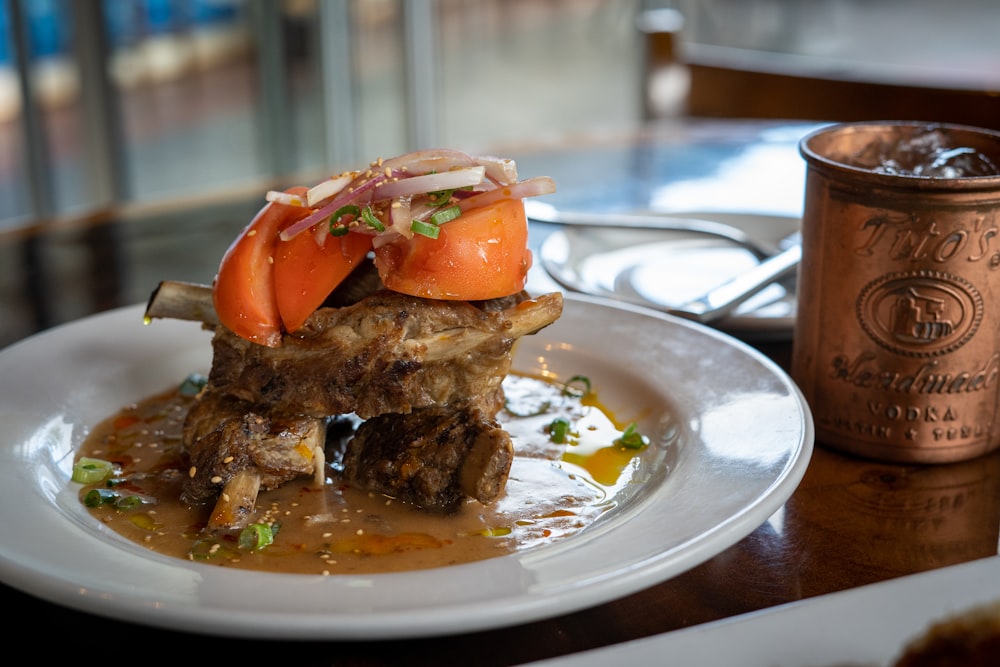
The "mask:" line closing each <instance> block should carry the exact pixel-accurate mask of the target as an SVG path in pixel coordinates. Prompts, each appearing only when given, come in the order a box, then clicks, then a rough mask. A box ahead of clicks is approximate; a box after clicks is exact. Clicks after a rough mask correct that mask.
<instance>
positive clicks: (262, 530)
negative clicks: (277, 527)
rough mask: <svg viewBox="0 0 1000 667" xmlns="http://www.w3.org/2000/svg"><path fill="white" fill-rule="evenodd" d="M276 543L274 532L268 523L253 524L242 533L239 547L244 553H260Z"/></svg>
mask: <svg viewBox="0 0 1000 667" xmlns="http://www.w3.org/2000/svg"><path fill="white" fill-rule="evenodd" d="M272 542H274V531H273V530H271V526H269V525H268V524H266V523H252V524H250V525H249V526H247V527H246V528H244V529H243V530H241V531H240V537H239V545H240V549H243V550H244V551H260V550H261V549H263V548H264V547H266V546H268V545H269V544H271V543H272Z"/></svg>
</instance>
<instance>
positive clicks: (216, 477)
mask: <svg viewBox="0 0 1000 667" xmlns="http://www.w3.org/2000/svg"><path fill="white" fill-rule="evenodd" d="M210 481H211V482H212V484H218V483H219V482H221V481H222V478H221V477H219V476H218V475H216V476H215V477H213V478H212V479H211V480H210Z"/></svg>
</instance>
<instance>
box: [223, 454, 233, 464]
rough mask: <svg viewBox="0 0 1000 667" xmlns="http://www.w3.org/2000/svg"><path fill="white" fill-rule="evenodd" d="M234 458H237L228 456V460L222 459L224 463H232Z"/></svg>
mask: <svg viewBox="0 0 1000 667" xmlns="http://www.w3.org/2000/svg"><path fill="white" fill-rule="evenodd" d="M234 458H235V457H233V456H227V457H226V458H224V459H222V462H223V463H232V462H233V459H234Z"/></svg>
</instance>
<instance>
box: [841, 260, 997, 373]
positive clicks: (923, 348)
mask: <svg viewBox="0 0 1000 667" xmlns="http://www.w3.org/2000/svg"><path fill="white" fill-rule="evenodd" d="M857 315H858V320H859V321H860V323H861V326H862V327H863V328H864V330H865V332H866V333H867V334H868V335H869V336H870V337H871V339H872V340H874V341H875V342H876V343H878V344H879V345H881V346H882V347H884V348H885V349H887V350H890V351H892V352H895V353H897V354H902V355H906V356H910V357H933V356H939V355H943V354H948V353H949V352H952V351H954V350H957V349H958V348H960V347H962V345H964V344H965V343H966V342H968V340H969V339H970V338H972V336H973V334H975V333H976V329H978V328H979V324H980V322H982V319H983V297H982V295H980V293H979V290H977V289H976V288H975V286H973V285H972V283H970V282H968V281H967V280H965V279H963V278H960V277H958V276H955V275H952V274H950V273H945V272H942V271H914V272H907V273H890V274H888V275H885V276H882V277H880V278H877V279H875V280H873V281H872V282H870V283H868V284H867V285H866V286H865V287H864V289H862V290H861V294H860V295H859V296H858V302H857Z"/></svg>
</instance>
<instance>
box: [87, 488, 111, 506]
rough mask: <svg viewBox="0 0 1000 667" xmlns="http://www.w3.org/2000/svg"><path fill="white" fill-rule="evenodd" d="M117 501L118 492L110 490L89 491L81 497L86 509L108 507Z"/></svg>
mask: <svg viewBox="0 0 1000 667" xmlns="http://www.w3.org/2000/svg"><path fill="white" fill-rule="evenodd" d="M116 500H118V492H117V491H112V490H111V489H91V490H90V491H87V493H86V495H84V496H83V504H84V505H86V506H87V507H100V506H101V505H110V504H111V503H113V502H115V501H116Z"/></svg>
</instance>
